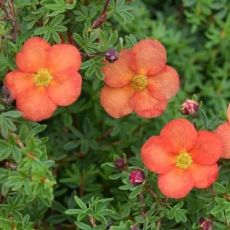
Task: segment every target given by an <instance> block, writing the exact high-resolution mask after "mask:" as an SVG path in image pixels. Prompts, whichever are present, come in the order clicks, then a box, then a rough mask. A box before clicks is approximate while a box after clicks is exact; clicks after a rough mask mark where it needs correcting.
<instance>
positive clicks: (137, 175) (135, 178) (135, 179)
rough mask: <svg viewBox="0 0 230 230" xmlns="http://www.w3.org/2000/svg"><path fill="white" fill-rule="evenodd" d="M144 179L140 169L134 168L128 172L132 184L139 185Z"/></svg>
mask: <svg viewBox="0 0 230 230" xmlns="http://www.w3.org/2000/svg"><path fill="white" fill-rule="evenodd" d="M144 180H145V174H144V172H143V171H142V170H140V169H136V170H133V171H132V172H131V173H130V174H129V181H130V183H131V184H133V185H140V184H142V183H143V181H144Z"/></svg>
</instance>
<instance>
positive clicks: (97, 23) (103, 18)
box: [92, 0, 110, 29]
mask: <svg viewBox="0 0 230 230" xmlns="http://www.w3.org/2000/svg"><path fill="white" fill-rule="evenodd" d="M109 3H110V0H106V1H105V5H104V8H103V10H102V12H101V14H100V16H99V17H98V18H97V19H96V20H95V21H94V22H93V24H92V29H96V28H99V27H101V26H102V24H103V23H104V22H105V21H106V16H107V13H106V11H107V10H108V7H109Z"/></svg>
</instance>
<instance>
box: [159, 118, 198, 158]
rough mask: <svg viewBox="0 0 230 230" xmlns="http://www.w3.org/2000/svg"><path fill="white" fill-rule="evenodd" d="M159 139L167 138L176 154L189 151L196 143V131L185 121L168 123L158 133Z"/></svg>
mask: <svg viewBox="0 0 230 230" xmlns="http://www.w3.org/2000/svg"><path fill="white" fill-rule="evenodd" d="M160 136H161V137H164V138H167V139H168V140H169V141H170V143H171V145H172V149H173V153H175V154H177V153H179V152H181V151H189V150H190V149H191V148H192V147H193V145H194V144H195V142H196V139H197V131H196V129H195V127H194V125H193V124H192V123H191V122H189V121H188V120H186V119H175V120H172V121H170V122H169V123H168V124H167V125H166V126H165V127H164V128H163V129H162V130H161V133H160Z"/></svg>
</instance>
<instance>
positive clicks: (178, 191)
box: [158, 168, 194, 199]
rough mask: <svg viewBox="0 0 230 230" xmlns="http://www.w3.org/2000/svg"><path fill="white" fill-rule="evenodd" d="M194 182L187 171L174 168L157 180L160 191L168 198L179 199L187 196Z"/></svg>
mask: <svg viewBox="0 0 230 230" xmlns="http://www.w3.org/2000/svg"><path fill="white" fill-rule="evenodd" d="M193 186H194V180H193V177H192V175H191V174H190V172H189V171H188V170H183V169H178V168H174V169H172V170H171V171H169V172H168V173H166V174H163V175H160V176H159V178H158V187H159V189H160V191H161V192H162V193H163V194H164V195H165V196H167V197H169V198H175V199H180V198H183V197H185V196H187V195H188V193H189V192H190V191H191V189H192V188H193Z"/></svg>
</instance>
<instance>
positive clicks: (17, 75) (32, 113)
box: [5, 37, 82, 121]
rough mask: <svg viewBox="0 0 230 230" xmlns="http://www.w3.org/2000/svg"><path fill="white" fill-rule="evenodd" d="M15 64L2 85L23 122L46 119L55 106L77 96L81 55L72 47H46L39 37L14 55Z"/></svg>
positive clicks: (79, 91) (79, 85)
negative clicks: (25, 120) (21, 114)
mask: <svg viewBox="0 0 230 230" xmlns="http://www.w3.org/2000/svg"><path fill="white" fill-rule="evenodd" d="M16 64H17V69H16V70H14V71H12V72H10V73H8V74H7V75H6V79H5V85H6V86H7V88H8V89H9V90H10V93H11V97H12V98H14V99H16V106H17V109H18V110H20V111H21V112H22V113H23V116H24V118H26V119H29V120H32V121H41V120H43V119H47V118H49V117H51V116H52V114H53V113H54V111H55V110H56V108H57V106H67V105H70V104H72V103H73V102H74V101H76V100H77V98H78V97H79V95H80V93H81V84H82V78H81V76H80V74H79V73H78V72H77V71H78V70H79V68H80V64H81V56H80V53H79V51H78V49H77V48H76V47H74V46H73V45H69V44H58V45H53V46H50V44H49V43H48V42H47V41H45V40H44V39H42V38H39V37H34V38H30V39H28V40H27V41H26V42H25V44H24V45H23V47H22V49H21V51H20V52H19V53H18V54H17V56H16Z"/></svg>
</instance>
